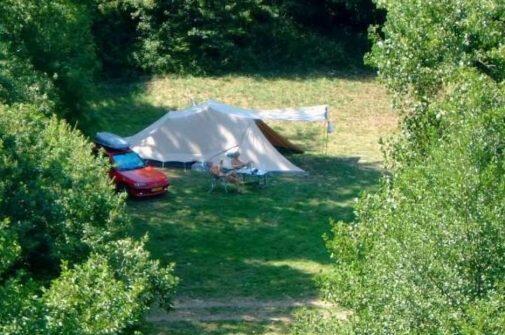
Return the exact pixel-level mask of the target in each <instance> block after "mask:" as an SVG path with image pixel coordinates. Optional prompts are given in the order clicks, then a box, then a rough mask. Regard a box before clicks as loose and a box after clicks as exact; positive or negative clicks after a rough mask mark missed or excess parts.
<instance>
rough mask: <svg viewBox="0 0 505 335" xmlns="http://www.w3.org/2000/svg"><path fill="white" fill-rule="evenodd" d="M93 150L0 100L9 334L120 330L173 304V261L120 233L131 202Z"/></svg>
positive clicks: (1, 299) (0, 285)
mask: <svg viewBox="0 0 505 335" xmlns="http://www.w3.org/2000/svg"><path fill="white" fill-rule="evenodd" d="M91 149H92V148H91V144H90V143H89V142H88V141H86V140H85V139H84V137H83V136H82V135H81V134H80V133H79V132H78V131H76V130H72V129H71V128H70V127H69V126H68V124H66V123H65V122H62V121H58V120H57V119H56V118H55V117H53V118H51V119H48V118H47V117H45V116H44V115H43V114H42V113H40V112H39V111H38V110H37V109H36V108H34V107H31V106H29V105H14V106H12V107H5V106H2V107H1V110H0V175H2V180H1V181H0V213H1V216H0V219H1V220H2V221H0V222H2V224H1V228H2V229H1V230H0V278H1V280H0V332H1V333H2V334H38V333H41V334H53V333H54V334H61V333H65V334H105V333H107V334H119V333H124V332H125V331H126V330H128V329H132V328H134V327H135V326H136V325H138V323H139V321H140V320H141V318H142V316H143V313H144V312H145V311H146V309H147V308H148V307H149V306H150V305H151V304H152V303H154V302H155V301H156V300H157V299H161V302H163V306H164V307H167V306H168V304H169V301H170V300H169V299H170V296H171V294H172V289H173V287H174V286H175V284H176V279H175V278H174V277H173V275H172V268H171V267H170V266H169V267H162V266H160V265H159V263H158V262H157V261H152V260H150V259H149V253H148V252H147V251H145V249H144V244H145V240H144V241H142V242H140V243H139V242H134V241H132V240H130V239H121V238H122V237H123V236H124V235H125V234H126V233H127V232H128V230H127V229H128V220H127V218H126V217H125V216H124V214H123V212H124V201H123V198H122V197H119V196H117V195H116V194H115V192H114V190H113V187H112V185H111V181H110V180H109V179H108V176H107V171H108V166H107V162H106V161H105V160H104V159H99V158H96V157H94V156H93V155H92V153H91V152H92V150H91ZM61 264H63V267H62V268H60V266H61Z"/></svg>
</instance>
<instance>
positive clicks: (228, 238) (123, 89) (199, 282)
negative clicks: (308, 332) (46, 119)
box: [85, 75, 396, 335]
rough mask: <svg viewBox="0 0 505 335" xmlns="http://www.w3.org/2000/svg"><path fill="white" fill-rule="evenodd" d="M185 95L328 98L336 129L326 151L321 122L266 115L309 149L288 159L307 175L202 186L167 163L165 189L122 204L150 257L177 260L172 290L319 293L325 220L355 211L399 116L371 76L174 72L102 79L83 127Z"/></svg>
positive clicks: (170, 328) (185, 326)
mask: <svg viewBox="0 0 505 335" xmlns="http://www.w3.org/2000/svg"><path fill="white" fill-rule="evenodd" d="M191 98H193V99H194V100H196V101H197V102H200V101H203V100H206V99H209V98H212V99H216V100H220V101H223V102H226V103H231V104H235V105H238V106H243V107H259V108H275V107H283V106H306V105H314V104H328V105H329V106H330V113H331V119H332V121H333V122H334V124H335V126H336V131H335V133H334V134H331V135H330V136H329V138H328V145H327V149H326V146H325V145H324V138H325V137H324V136H325V135H324V129H323V128H324V127H323V126H322V125H321V124H292V123H291V124H290V123H277V124H274V125H273V126H274V128H276V129H277V130H279V131H280V132H281V133H282V134H284V135H286V136H287V137H288V138H290V139H291V140H293V141H294V142H296V143H298V144H300V145H301V146H302V147H304V148H306V149H307V151H306V153H305V154H302V155H294V156H290V157H289V158H290V159H291V160H292V161H293V162H294V163H295V164H297V165H299V166H300V167H302V168H303V169H305V170H306V171H308V172H309V175H308V176H305V177H275V178H272V179H271V180H270V185H269V186H268V187H267V188H266V189H256V188H254V187H249V188H246V189H245V190H244V191H243V192H241V193H236V192H230V193H225V192H224V191H223V190H217V191H215V192H214V193H211V194H209V193H208V192H207V191H208V187H209V180H208V178H207V177H206V176H205V175H201V174H198V173H196V172H191V171H184V170H180V169H179V170H176V169H172V170H168V175H169V177H170V179H171V182H172V186H171V188H170V192H169V194H167V195H166V196H164V197H161V198H155V199H150V200H141V201H139V200H130V201H129V202H128V211H129V213H130V214H131V216H132V218H133V221H134V234H135V235H137V236H141V235H143V234H146V233H147V234H149V235H150V242H149V249H150V250H151V252H152V254H153V255H154V257H157V258H159V259H160V260H161V261H162V262H165V263H167V262H176V273H177V275H178V276H179V277H180V278H181V284H180V286H179V288H178V293H177V295H178V297H191V298H199V299H203V300H205V299H210V298H212V299H226V298H232V297H233V298H241V297H243V298H255V299H284V298H307V297H314V296H317V294H318V290H317V284H316V280H317V277H318V275H319V274H320V273H323V272H324V271H325V270H326V269H328V267H329V266H330V259H329V256H328V254H327V252H326V250H325V247H324V241H323V239H322V235H323V234H325V233H327V232H329V229H330V225H329V220H330V219H335V220H343V221H346V222H349V221H351V220H352V219H353V208H352V204H353V200H354V199H355V198H356V197H357V196H358V195H359V194H360V193H361V192H363V191H365V190H372V189H373V188H374V187H375V186H376V185H377V182H378V180H379V178H380V176H381V174H382V171H381V167H380V160H381V154H380V151H379V145H378V140H379V138H380V137H382V136H387V135H388V134H390V133H391V132H392V131H393V130H394V128H395V125H396V118H395V116H394V115H393V114H392V111H391V110H390V108H389V104H390V103H389V99H388V97H387V95H386V94H385V92H384V89H383V88H381V87H380V85H378V83H377V82H376V81H375V79H374V78H373V77H372V76H368V75H361V76H358V75H356V76H347V77H341V76H340V77H339V76H336V75H314V76H304V77H296V76H293V77H289V76H288V77H282V76H281V77H275V76H263V77H261V76H257V77H247V76H224V77H175V76H174V77H165V78H152V79H145V80H142V81H139V82H136V83H108V84H104V85H103V86H102V88H101V94H100V96H99V97H97V99H96V100H95V101H94V102H93V104H92V108H91V110H90V111H89V117H90V120H93V122H90V123H89V124H85V128H86V130H87V132H88V134H90V135H91V134H93V133H94V132H95V131H98V130H107V131H113V132H116V133H118V134H120V135H131V134H133V133H135V132H136V131H139V130H141V129H142V128H144V127H145V126H147V125H149V124H150V123H151V122H153V121H155V120H156V119H157V118H159V117H160V116H161V115H163V114H164V113H165V111H166V110H167V109H177V108H181V107H184V106H185V105H187V104H189V102H190V99H191ZM195 131H197V129H195ZM153 332H155V333H161V334H164V333H167V334H168V333H170V334H184V335H186V334H284V333H285V332H286V326H285V325H281V324H271V323H261V322H259V323H254V322H213V323H202V322H186V323H184V322H183V323H177V324H157V325H154V326H153Z"/></svg>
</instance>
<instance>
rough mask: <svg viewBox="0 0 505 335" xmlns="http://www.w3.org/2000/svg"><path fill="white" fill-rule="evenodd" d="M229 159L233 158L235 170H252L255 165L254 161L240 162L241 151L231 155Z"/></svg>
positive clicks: (232, 162)
mask: <svg viewBox="0 0 505 335" xmlns="http://www.w3.org/2000/svg"><path fill="white" fill-rule="evenodd" d="M229 157H230V158H231V167H232V169H234V170H238V169H242V168H244V167H246V168H251V167H252V164H253V162H252V161H248V162H243V161H241V160H240V158H239V157H240V151H235V152H233V153H231V154H230V155H229Z"/></svg>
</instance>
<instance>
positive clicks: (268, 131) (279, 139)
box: [255, 120, 303, 154]
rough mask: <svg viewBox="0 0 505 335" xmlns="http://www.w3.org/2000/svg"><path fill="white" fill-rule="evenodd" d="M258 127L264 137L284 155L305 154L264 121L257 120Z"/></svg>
mask: <svg viewBox="0 0 505 335" xmlns="http://www.w3.org/2000/svg"><path fill="white" fill-rule="evenodd" d="M255 121H256V125H257V126H258V128H259V129H260V130H261V132H262V133H263V135H265V137H266V138H267V140H268V141H269V142H270V143H271V144H272V145H273V146H274V147H275V148H276V149H277V150H279V152H282V153H293V154H303V149H302V148H300V147H299V146H297V145H296V144H293V143H292V142H291V141H289V140H288V139H287V138H285V137H284V136H282V135H281V134H279V133H278V132H276V131H275V130H273V129H272V128H271V127H270V126H269V125H267V124H266V123H265V122H263V121H262V120H255Z"/></svg>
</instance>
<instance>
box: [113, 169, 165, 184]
mask: <svg viewBox="0 0 505 335" xmlns="http://www.w3.org/2000/svg"><path fill="white" fill-rule="evenodd" d="M117 173H118V174H120V175H121V176H122V177H124V178H126V179H129V180H131V181H132V182H134V183H148V184H167V183H168V178H167V176H166V175H165V174H164V173H163V172H161V171H159V170H157V169H155V168H153V167H151V166H147V167H144V168H141V169H135V170H127V171H117Z"/></svg>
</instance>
